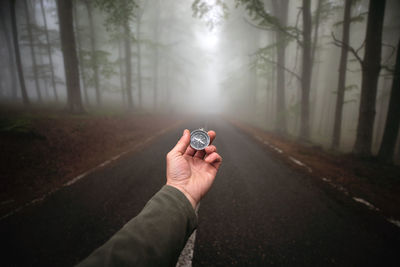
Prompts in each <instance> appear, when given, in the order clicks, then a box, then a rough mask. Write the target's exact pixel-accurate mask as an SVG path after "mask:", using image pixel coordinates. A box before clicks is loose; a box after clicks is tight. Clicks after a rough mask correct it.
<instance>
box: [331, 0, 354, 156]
mask: <svg viewBox="0 0 400 267" xmlns="http://www.w3.org/2000/svg"><path fill="white" fill-rule="evenodd" d="M351 5H352V0H347V1H346V3H345V8H344V18H343V34H342V41H343V43H344V44H346V45H348V44H349V35H350V18H351ZM346 45H343V46H342V49H341V55H340V64H339V80H338V89H337V99H336V110H335V122H334V125H333V137H332V149H339V146H340V135H341V129H342V113H343V101H344V94H345V89H346V72H347V56H348V50H347V46H346Z"/></svg>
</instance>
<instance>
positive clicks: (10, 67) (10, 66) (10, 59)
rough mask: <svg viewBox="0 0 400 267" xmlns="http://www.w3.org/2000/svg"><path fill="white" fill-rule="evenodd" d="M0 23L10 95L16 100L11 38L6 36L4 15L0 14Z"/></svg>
mask: <svg viewBox="0 0 400 267" xmlns="http://www.w3.org/2000/svg"><path fill="white" fill-rule="evenodd" d="M0 17H1V18H0V22H1V25H2V28H3V33H4V39H5V41H6V46H7V50H8V71H9V73H10V79H11V94H12V97H13V98H14V99H16V98H17V76H16V75H15V74H16V72H17V70H16V66H15V59H14V54H15V52H14V49H13V47H12V44H11V42H12V41H11V38H12V37H10V36H9V34H8V30H7V24H6V20H5V18H4V14H0Z"/></svg>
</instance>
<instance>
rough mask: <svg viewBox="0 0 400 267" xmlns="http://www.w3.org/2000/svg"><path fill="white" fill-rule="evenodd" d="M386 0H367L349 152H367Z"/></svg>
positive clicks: (373, 111) (369, 149) (368, 152)
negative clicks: (358, 95) (355, 116)
mask: <svg viewBox="0 0 400 267" xmlns="http://www.w3.org/2000/svg"><path fill="white" fill-rule="evenodd" d="M385 4H386V0H381V1H372V0H371V1H370V2H369V13H368V21H367V33H366V37H365V54H364V58H363V60H362V61H361V69H362V81H361V101H360V109H359V118H358V126H357V137H356V142H355V145H354V150H353V152H354V153H355V154H357V155H359V156H370V155H371V144H372V135H373V127H374V121H375V102H376V92H377V87H378V79H379V72H380V70H381V50H382V29H383V19H384V14H385Z"/></svg>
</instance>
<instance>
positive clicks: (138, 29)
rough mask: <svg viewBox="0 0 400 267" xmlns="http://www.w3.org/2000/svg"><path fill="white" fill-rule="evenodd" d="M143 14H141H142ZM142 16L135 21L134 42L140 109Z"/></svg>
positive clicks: (140, 106)
mask: <svg viewBox="0 0 400 267" xmlns="http://www.w3.org/2000/svg"><path fill="white" fill-rule="evenodd" d="M142 14H143V13H142ZM142 14H140V15H139V18H138V19H137V21H136V30H137V33H136V36H137V38H136V42H137V46H136V47H137V54H138V55H137V57H138V62H137V79H138V93H139V95H138V96H139V108H142V101H143V100H142V52H141V45H140V42H141V41H140V38H141V36H140V30H141V20H142Z"/></svg>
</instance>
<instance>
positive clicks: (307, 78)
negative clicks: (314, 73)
mask: <svg viewBox="0 0 400 267" xmlns="http://www.w3.org/2000/svg"><path fill="white" fill-rule="evenodd" d="M302 10H303V55H302V70H301V72H302V74H301V125H300V136H299V137H300V139H301V140H305V141H308V140H309V138H310V85H311V68H312V62H311V30H312V25H311V1H310V0H303V6H302Z"/></svg>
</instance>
